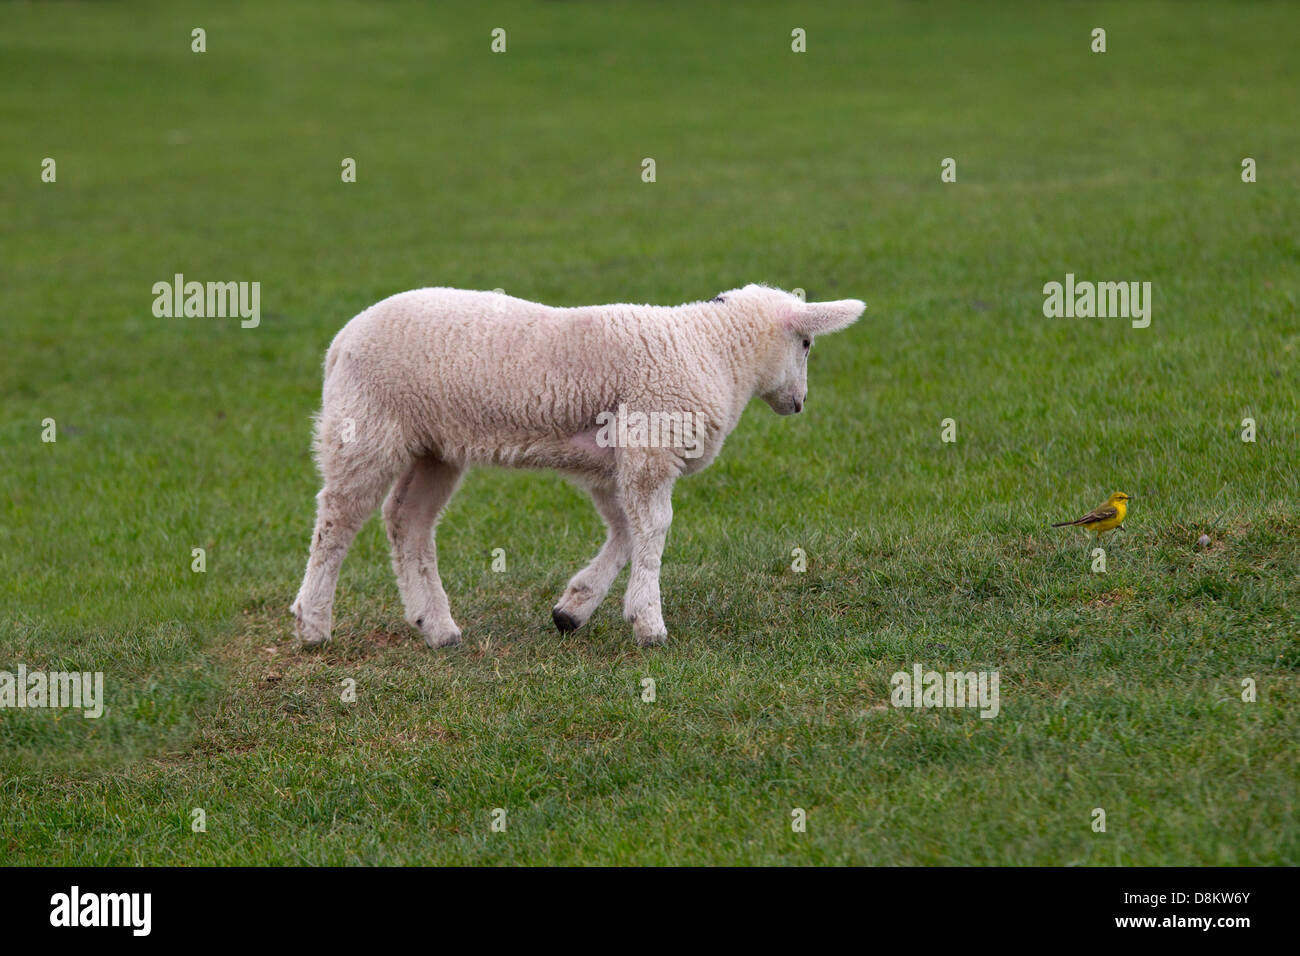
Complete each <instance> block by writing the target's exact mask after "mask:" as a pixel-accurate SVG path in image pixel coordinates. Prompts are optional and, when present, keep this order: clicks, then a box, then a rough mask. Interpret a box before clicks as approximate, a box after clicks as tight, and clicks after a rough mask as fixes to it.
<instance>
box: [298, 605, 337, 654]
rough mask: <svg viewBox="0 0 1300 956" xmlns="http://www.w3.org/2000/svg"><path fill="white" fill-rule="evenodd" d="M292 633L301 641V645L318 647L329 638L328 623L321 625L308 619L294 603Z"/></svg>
mask: <svg viewBox="0 0 1300 956" xmlns="http://www.w3.org/2000/svg"><path fill="white" fill-rule="evenodd" d="M293 634H294V637H296V638H298V640H300V641H302V644H303V647H320V646H321V645H322V644H325V643H327V642H328V641H329V639H330V629H329V625H328V624H327V625H326V626H324V627H321V626H320V625H319V624H314V623H312V622H311V621H308V620H307V619H306V618H304V617H303V616H302V612H301V611H299V610H298V605H296V604H295V605H294V606H293Z"/></svg>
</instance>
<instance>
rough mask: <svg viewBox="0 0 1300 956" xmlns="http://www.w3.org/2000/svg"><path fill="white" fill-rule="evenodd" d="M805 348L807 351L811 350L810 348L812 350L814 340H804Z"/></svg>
mask: <svg viewBox="0 0 1300 956" xmlns="http://www.w3.org/2000/svg"><path fill="white" fill-rule="evenodd" d="M803 347H804V348H805V349H810V348H812V339H804V340H803Z"/></svg>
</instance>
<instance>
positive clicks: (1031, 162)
mask: <svg viewBox="0 0 1300 956" xmlns="http://www.w3.org/2000/svg"><path fill="white" fill-rule="evenodd" d="M195 26H202V27H204V28H205V29H206V30H207V44H208V52H207V53H205V54H203V55H196V54H193V53H191V52H189V36H190V30H191V29H192V28H193V27H195ZM498 26H499V27H504V28H505V29H506V30H507V35H508V52H507V53H506V54H504V55H493V54H491V53H490V52H489V40H490V37H489V34H490V31H491V30H492V28H494V27H498ZM796 26H800V27H803V28H805V29H806V30H807V34H808V52H807V53H806V54H803V55H796V54H793V53H791V52H790V47H789V44H790V31H791V29H792V28H794V27H796ZM1094 26H1104V27H1106V28H1107V30H1108V46H1109V52H1107V53H1105V54H1104V55H1095V54H1092V53H1090V52H1089V33H1090V31H1091V29H1092V28H1093V27H1094ZM1298 29H1300V11H1297V10H1296V9H1295V8H1294V7H1293V6H1290V5H1286V4H1282V3H1263V4H1226V3H1225V4H1214V5H1203V4H1192V3H1177V4H1147V3H1122V4H1121V3H1116V4H1107V5H1094V4H1089V5H1086V6H1085V5H1082V4H1068V3H1062V4H1024V5H1018V4H1011V5H1008V4H997V5H993V4H969V3H949V4H932V3H926V4H911V3H898V4H871V5H866V4H852V3H843V4H824V5H820V6H819V7H818V8H817V9H816V10H809V9H807V8H806V7H805V6H804V5H801V4H747V5H745V6H744V7H743V8H741V7H739V6H735V7H733V6H732V5H728V4H723V3H703V4H701V3H645V4H639V3H601V4H578V3H566V4H558V3H517V4H508V5H506V4H486V3H478V4H472V5H471V4H466V5H463V6H458V5H445V4H438V5H436V7H435V6H434V5H427V4H416V3H383V4H377V3H376V4H365V5H360V4H358V5H351V4H339V3H325V4H311V5H306V4H304V5H302V6H301V7H296V8H295V7H287V6H286V5H275V6H274V7H271V6H270V5H266V4H258V3H223V4H220V5H213V6H211V7H210V8H208V9H204V8H194V9H192V10H191V9H186V7H185V6H184V5H181V4H162V3H152V4H130V5H127V4H89V3H87V4H58V5H43V4H35V5H4V6H3V7H0V82H2V83H3V88H4V89H5V91H6V93H5V96H4V97H3V99H2V100H0V210H3V215H0V307H2V312H0V314H2V315H3V322H4V332H5V334H4V353H5V354H4V357H3V360H0V395H3V396H4V401H3V415H2V416H0V492H3V493H2V494H0V669H14V668H16V666H17V664H18V663H20V662H21V663H24V664H26V666H27V667H28V668H29V669H37V668H44V669H51V670H53V669H78V670H102V671H104V672H105V680H106V683H107V698H108V710H107V713H106V714H105V716H104V717H103V718H102V719H100V720H97V721H95V720H83V719H82V718H80V717H78V716H71V715H69V714H68V713H66V712H59V711H48V710H47V711H27V710H24V711H17V710H3V711H0V862H4V863H13V864H47V863H60V864H78V863H96V864H110V863H112V864H130V863H145V864H213V863H610V862H624V863H632V862H636V863H831V862H834V863H849V862H852V863H913V864H916V863H958V864H1020V863H1039V864H1116V863H1124V864H1129V863H1133V864H1138V863H1140V864H1210V863H1218V864H1258V863H1269V864H1282V863H1285V864H1292V865H1294V864H1297V863H1300V826H1298V822H1300V821H1298V820H1297V816H1298V811H1297V789H1298V788H1297V784H1298V783H1300V771H1298V770H1297V764H1298V762H1297V760H1296V743H1295V742H1296V739H1297V730H1298V729H1300V728H1298V724H1300V722H1298V721H1297V718H1296V709H1297V705H1298V704H1300V676H1298V674H1297V668H1300V641H1298V640H1297V635H1298V634H1300V626H1298V625H1297V620H1300V476H1298V475H1297V465H1296V462H1297V460H1300V425H1298V424H1297V422H1298V420H1300V415H1298V413H1300V399H1298V397H1297V395H1298V390H1297V359H1298V358H1300V321H1298V320H1297V302H1298V299H1300V239H1298V238H1297V232H1296V228H1295V224H1296V222H1297V221H1300V188H1298V187H1300V158H1298V157H1300V126H1297V124H1296V123H1295V122H1294V109H1293V104H1294V99H1295V90H1296V89H1297V87H1298V85H1300V59H1297V58H1296V56H1295V49H1294V46H1295V44H1294V38H1295V36H1296V33H1297V30H1298ZM46 156H49V157H54V158H55V159H56V161H57V163H58V181H57V183H55V184H43V183H41V182H40V180H39V172H40V162H41V160H42V158H43V157H46ZM345 156H351V157H354V158H356V160H357V165H358V182H357V183H355V184H348V185H345V184H343V183H341V182H340V178H339V169H340V162H341V160H342V159H343V157H345ZM949 156H951V157H955V158H956V159H957V162H958V182H957V183H956V184H952V185H944V184H942V183H941V182H940V178H939V172H940V161H941V160H942V159H943V158H944V157H949ZM1245 156H1251V157H1254V158H1255V159H1256V160H1257V161H1258V169H1259V181H1258V182H1257V183H1255V184H1253V185H1247V184H1243V183H1242V182H1241V181H1240V163H1241V159H1242V158H1243V157H1245ZM644 157H653V158H655V160H656V162H657V179H658V181H657V182H656V183H654V184H646V183H643V182H642V181H641V178H640V171H641V160H642V159H643V158H644ZM174 272H183V273H185V275H186V276H187V277H189V278H192V279H198V280H210V279H211V280H217V279H222V280H225V279H234V280H246V281H252V280H257V281H260V282H261V284H262V312H263V315H262V324H261V326H260V327H259V328H257V329H249V330H243V329H240V328H239V325H238V322H237V321H235V320H219V319H157V318H154V317H153V316H152V314H151V304H152V294H151V292H150V288H151V286H152V284H153V283H154V282H157V281H160V280H167V279H169V278H170V277H171V275H172V274H173V273H174ZM1066 272H1073V273H1075V274H1076V276H1078V277H1079V278H1081V279H1093V280H1119V279H1134V280H1146V281H1151V282H1152V283H1153V284H1154V286H1155V304H1154V318H1153V322H1152V325H1151V327H1150V328H1148V329H1145V330H1137V329H1131V328H1130V327H1129V324H1128V322H1127V321H1125V320H1123V319H1074V320H1068V319H1047V318H1044V316H1043V314H1042V294H1041V289H1042V286H1043V284H1044V283H1045V282H1048V281H1052V280H1057V281H1060V280H1062V279H1063V277H1064V275H1065V273H1066ZM751 281H765V282H768V283H771V284H774V285H780V286H783V287H786V288H790V287H795V286H798V287H801V288H804V289H806V290H807V292H808V295H809V297H810V298H839V297H849V296H852V297H859V298H863V299H865V300H867V302H868V303H869V308H868V312H867V315H866V316H865V317H864V319H863V320H862V321H861V322H859V323H858V324H857V325H856V326H854V327H853V329H851V330H850V331H848V332H846V333H844V334H842V335H838V336H835V337H833V338H828V339H826V340H825V341H824V342H822V343H819V345H818V348H817V349H816V350H815V354H814V356H813V359H812V363H811V367H810V385H811V392H810V401H809V406H808V409H807V410H806V412H805V414H804V415H802V416H799V417H797V418H794V419H780V418H778V417H776V416H774V415H772V414H771V413H770V412H769V411H768V410H767V409H766V408H764V407H763V406H762V405H761V404H756V405H755V407H754V408H752V409H750V411H749V412H748V413H747V414H746V416H745V418H744V419H743V421H742V422H741V424H740V427H739V428H738V429H737V431H736V432H735V433H734V434H733V436H732V437H731V439H730V441H729V442H728V445H727V447H726V449H725V450H724V452H723V454H722V456H721V458H720V460H719V461H718V462H717V463H716V464H715V465H714V466H713V467H712V468H710V469H709V470H708V471H706V472H704V473H703V474H701V475H699V476H696V477H694V478H691V479H689V480H686V481H684V482H683V483H681V484H680V485H679V486H678V490H677V493H676V496H675V508H676V521H675V523H674V526H673V531H672V534H671V536H670V538H669V546H668V550H667V553H666V556H665V566H664V572H663V588H664V598H665V607H664V610H665V618H666V620H667V622H668V627H669V632H670V642H669V644H668V645H667V646H666V647H664V648H662V649H656V650H646V651H641V650H638V649H637V648H636V647H635V646H634V645H633V644H632V642H631V637H630V629H629V627H628V626H627V625H625V624H624V623H623V621H622V619H621V614H620V610H621V591H622V580H620V582H619V584H617V585H616V586H615V590H614V592H613V593H611V596H610V598H609V599H607V601H606V604H605V605H604V606H603V607H602V608H601V609H600V610H599V611H598V612H597V614H596V616H595V617H594V619H593V621H592V622H591V624H590V625H588V627H587V628H585V629H584V630H582V631H580V632H578V633H577V634H574V635H570V636H568V637H564V638H560V637H558V636H557V635H556V634H555V633H554V632H553V629H552V626H551V622H550V614H549V609H550V607H551V604H552V603H553V601H554V599H555V597H556V596H557V595H558V594H559V593H560V591H561V589H562V587H563V585H564V582H565V581H566V580H567V578H568V576H569V575H570V574H572V573H573V571H574V570H576V569H577V568H578V567H580V566H581V565H582V564H584V563H585V562H586V561H587V560H588V559H589V558H590V557H591V555H592V554H593V553H594V551H595V549H596V547H597V545H598V544H599V541H600V537H601V530H600V525H599V522H598V519H597V518H596V516H595V514H594V512H593V511H592V509H591V508H590V506H589V505H588V504H587V502H586V501H585V500H584V499H583V498H582V497H581V496H580V495H579V494H578V493H577V492H576V491H574V490H572V489H571V488H570V487H569V486H568V485H566V484H565V483H564V482H563V481H562V480H560V479H559V478H557V477H555V476H553V475H545V474H525V473H511V472H501V471H481V472H476V473H475V474H474V475H472V476H471V477H470V479H469V480H468V481H467V482H466V484H465V486H464V487H463V489H462V491H461V493H460V495H459V496H458V497H457V498H456V500H455V501H454V502H453V504H452V506H451V508H450V509H449V512H448V514H447V516H446V518H445V519H444V521H443V524H442V527H441V533H440V535H439V547H440V552H441V557H442V565H443V573H444V580H445V582H446V586H447V590H448V591H449V593H450V594H451V598H452V609H453V612H454V613H455V615H456V617H457V620H458V621H459V622H460V624H461V625H462V627H463V628H464V630H465V642H464V644H463V645H462V646H461V647H459V648H457V649H454V650H450V651H440V652H430V651H428V650H426V649H424V647H423V645H422V644H420V643H419V640H418V638H417V636H416V635H415V633H414V632H413V631H411V630H409V629H407V628H406V627H405V626H404V625H403V624H402V620H401V617H402V616H401V609H400V606H399V603H398V598H397V593H396V586H395V583H394V581H393V579H392V575H391V572H390V570H389V568H388V559H387V548H386V544H385V542H384V537H383V532H382V528H381V527H380V525H379V523H378V522H377V521H375V520H372V521H371V523H369V524H368V525H367V526H366V528H365V529H364V530H363V531H362V533H361V535H360V536H359V538H358V540H357V544H356V545H355V547H354V550H353V551H352V553H351V554H350V556H349V558H348V561H347V563H346V564H345V565H344V571H343V576H342V580H341V584H340V592H339V599H338V603H337V605H336V620H335V639H334V642H333V643H332V644H331V645H329V647H328V648H327V649H326V650H324V651H323V652H316V653H312V652H304V651H303V650H301V649H299V648H298V647H296V646H295V644H294V642H293V640H292V638H291V630H290V619H289V616H288V613H287V606H288V604H289V602H290V601H291V599H292V597H293V594H294V592H295V590H296V588H297V585H298V581H299V576H300V573H301V570H302V566H303V563H304V561H305V557H306V546H307V540H308V536H309V533H310V528H311V522H312V517H313V508H314V502H313V495H314V493H315V491H316V476H315V474H314V472H313V468H312V465H311V461H310V457H309V454H308V438H309V416H310V414H311V413H312V412H313V411H314V410H315V408H316V404H317V400H318V394H319V374H320V361H321V358H322V355H323V352H324V349H325V347H326V345H327V344H328V342H329V340H330V337H331V336H332V335H333V333H334V332H335V331H336V330H337V329H338V328H339V327H340V326H342V324H343V323H344V322H345V321H346V320H347V319H348V318H349V317H351V316H352V315H353V314H354V313H355V312H357V311H359V310H360V309H361V308H363V307H364V306H366V305H368V304H370V303H371V302H373V301H375V300H377V299H379V298H381V297H383V296H385V295H387V294H390V293H392V292H395V291H399V290H402V289H407V288H412V287H418V286H422V285H451V286H462V287H470V288H493V287H503V288H505V289H507V290H508V291H509V292H511V293H512V294H516V295H520V296H524V297H528V298H535V299H539V300H542V301H546V302H550V303H553V304H585V303H591V302H601V301H627V300H636V301H649V302H656V303H664V304H670V303H675V302H680V301H685V300H691V299H699V298H707V297H709V296H711V295H713V294H715V293H717V292H718V291H721V290H723V289H726V288H729V287H732V286H736V285H740V284H744V283H746V282H751ZM1247 416H1249V417H1252V418H1254V419H1255V420H1256V421H1257V423H1258V441H1257V442H1255V443H1253V444H1248V443H1243V442H1242V441H1241V440H1240V438H1239V432H1240V428H1241V421H1242V419H1243V418H1245V417H1247ZM46 417H52V418H54V419H55V420H56V421H57V423H58V429H59V431H58V441H57V443H54V444H46V443H42V442H41V441H40V431H41V421H42V419H44V418H46ZM949 417H951V418H954V419H955V420H956V421H957V423H958V442H957V443H956V444H955V445H954V444H944V443H941V442H940V440H939V432H940V421H941V420H942V419H944V418H949ZM1117 489H1118V490H1124V491H1127V492H1129V493H1131V494H1133V495H1135V496H1137V497H1136V500H1135V501H1134V502H1133V509H1132V512H1131V515H1130V518H1129V521H1128V529H1127V531H1126V532H1125V533H1124V534H1123V535H1118V536H1117V539H1116V541H1115V542H1114V544H1113V545H1108V555H1107V560H1108V571H1107V573H1106V574H1105V575H1096V574H1093V573H1091V571H1090V569H1089V568H1090V563H1091V559H1090V556H1089V553H1088V547H1087V546H1086V545H1085V543H1084V542H1083V540H1082V538H1081V537H1079V536H1078V535H1077V533H1074V532H1071V531H1069V530H1066V529H1062V530H1055V531H1054V530H1052V529H1050V528H1048V527H1047V526H1048V525H1049V523H1050V522H1051V521H1053V520H1061V519H1063V518H1066V517H1070V516H1073V515H1074V514H1077V513H1080V511H1081V509H1083V508H1087V507H1091V506H1092V505H1094V504H1096V502H1098V501H1100V500H1101V499H1102V498H1104V497H1105V495H1106V494H1107V493H1109V492H1111V491H1113V490H1117ZM1201 532H1206V533H1208V534H1209V535H1210V537H1211V538H1212V541H1213V543H1212V546H1211V547H1210V548H1209V549H1197V548H1196V547H1195V546H1194V542H1195V541H1196V538H1197V536H1198V535H1199V534H1200V533H1201ZM193 547H203V548H205V549H206V550H207V572H206V573H205V574H193V573H191V572H190V570H189V567H190V549H191V548H193ZM498 547H500V548H504V549H505V550H506V552H507V555H508V558H507V560H508V570H507V571H506V573H504V574H494V573H492V572H491V571H490V562H491V552H492V549H493V548H498ZM795 547H800V548H803V549H804V550H805V551H806V552H807V554H808V556H809V568H808V571H807V572H806V573H804V574H796V573H793V572H792V571H791V570H790V561H791V559H790V552H791V550H792V549H793V548H795ZM915 662H920V663H922V664H924V665H925V666H926V667H932V668H936V669H939V670H946V669H960V670H969V669H988V668H997V669H999V671H1000V673H1001V677H1002V707H1001V713H1000V715H999V716H998V717H997V718H996V719H993V720H981V719H980V718H979V717H978V715H977V714H975V713H973V712H965V711H963V712H957V711H951V710H928V711H912V710H899V709H894V708H891V707H889V706H888V700H889V691H890V686H889V677H890V675H891V674H892V673H893V672H895V671H897V670H909V669H910V668H911V666H912V664H913V663H915ZM647 676H650V677H653V678H654V679H655V680H656V682H657V690H658V699H657V701H656V702H655V703H642V702H641V699H640V692H641V681H642V678H644V677H647ZM348 678H351V679H353V680H355V681H356V691H357V700H356V702H355V703H351V704H347V703H343V702H342V701H341V700H340V693H341V689H342V688H341V685H342V683H343V682H344V681H345V680H346V679H348ZM1244 678H1252V679H1253V680H1254V681H1256V683H1257V686H1258V701H1257V702H1255V703H1244V702H1243V701H1242V700H1241V681H1242V680H1243V679H1244ZM498 807H500V808H505V809H506V810H507V812H508V817H507V820H508V825H507V829H506V831H505V832H503V833H494V832H492V831H491V829H490V822H491V817H490V814H491V811H492V810H493V808H498ZM795 807H802V808H805V809H806V810H807V811H808V830H807V832H806V833H802V834H796V833H793V832H791V827H790V819H791V817H790V814H791V810H792V808H795ZM1096 807H1101V808H1104V809H1105V810H1106V814H1107V831H1106V832H1105V833H1104V834H1103V833H1094V832H1093V831H1092V828H1091V822H1092V815H1091V814H1092V810H1093V808H1096ZM193 808H203V809H204V810H205V812H206V816H207V832H206V833H201V834H198V833H193V832H191V830H190V813H191V810H192V809H193Z"/></svg>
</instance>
